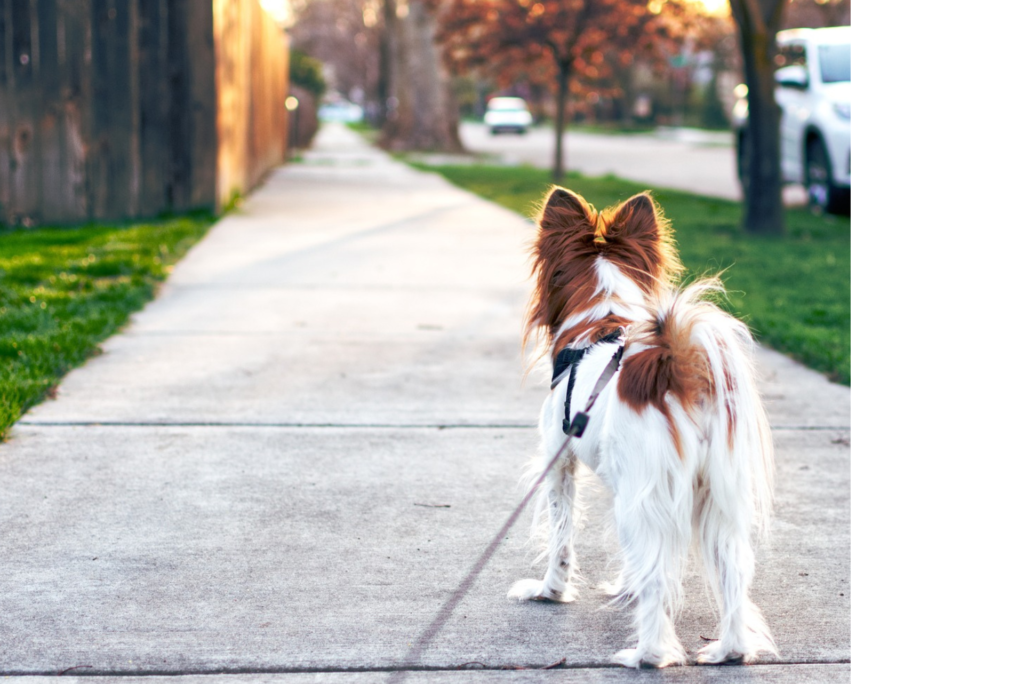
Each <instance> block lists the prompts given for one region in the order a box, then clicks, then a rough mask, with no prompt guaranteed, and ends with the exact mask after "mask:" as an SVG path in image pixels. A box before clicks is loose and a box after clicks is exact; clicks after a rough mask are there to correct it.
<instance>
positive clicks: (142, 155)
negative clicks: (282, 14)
mask: <svg viewBox="0 0 1024 684" xmlns="http://www.w3.org/2000/svg"><path fill="white" fill-rule="evenodd" d="M287 88H288V49H287V41H286V38H285V36H284V34H283V32H282V31H281V29H280V28H278V27H277V26H276V24H274V23H273V21H272V20H271V19H270V18H269V17H268V16H267V15H266V13H265V12H263V10H262V9H261V8H260V6H259V2H258V0H0V222H6V223H8V224H24V225H32V224H36V223H74V222H81V221H87V220H111V219H115V220H116V219H124V218H136V217H145V216H154V215H157V214H160V213H163V212H179V211H185V210H189V209H196V208H220V207H222V206H224V205H225V204H226V203H227V202H229V201H230V199H231V198H232V197H233V196H234V195H236V194H241V193H244V192H246V191H247V190H249V189H250V188H251V187H252V186H253V185H255V184H256V183H257V182H259V181H260V179H261V178H262V177H263V176H264V175H265V174H266V172H267V171H268V170H269V169H270V168H271V167H273V166H274V165H275V164H277V163H280V162H281V161H282V160H283V159H284V154H285V147H286V143H287V135H288V123H287V112H286V111H285V109H284V99H285V97H286V96H287Z"/></svg>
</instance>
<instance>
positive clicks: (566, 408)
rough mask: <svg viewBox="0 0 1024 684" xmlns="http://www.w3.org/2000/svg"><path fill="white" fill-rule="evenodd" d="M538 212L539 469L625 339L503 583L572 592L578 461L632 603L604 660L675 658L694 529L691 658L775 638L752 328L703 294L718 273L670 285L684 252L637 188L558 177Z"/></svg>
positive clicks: (764, 443)
mask: <svg viewBox="0 0 1024 684" xmlns="http://www.w3.org/2000/svg"><path fill="white" fill-rule="evenodd" d="M538 224H539V225H538V233H537V239H536V243H535V246H534V250H533V258H534V262H533V275H534V277H535V279H536V283H535V289H534V292H533V299H532V302H531V305H530V309H529V311H528V315H527V326H526V327H527V331H526V332H527V337H528V338H532V337H533V336H536V337H537V338H538V340H539V343H540V347H541V349H542V353H543V352H548V353H550V354H551V358H552V365H553V366H554V367H555V377H554V378H553V382H552V392H551V394H550V395H549V396H548V398H547V400H546V401H545V403H544V407H543V409H542V411H541V417H540V431H541V435H542V439H543V448H542V453H541V454H540V457H539V458H538V459H537V460H536V463H537V464H538V468H543V466H544V465H546V464H547V463H548V461H549V460H550V459H551V458H552V457H553V456H554V455H555V453H556V451H557V450H558V448H559V447H560V446H561V444H562V442H563V441H564V440H565V435H566V431H567V429H568V425H567V423H565V421H566V419H569V418H571V417H572V416H574V415H575V413H576V412H577V411H580V410H581V409H582V407H583V405H584V403H585V402H586V400H587V398H588V395H589V394H590V390H591V389H592V388H593V387H594V385H595V383H596V382H597V379H598V377H599V375H600V374H601V372H602V371H603V370H604V368H605V367H606V365H607V364H608V362H609V361H610V359H611V357H612V356H613V355H614V354H615V353H616V352H617V351H618V348H619V346H620V345H622V346H624V352H623V356H622V364H621V366H620V369H619V371H618V372H617V373H616V376H615V377H614V378H613V380H612V381H611V383H610V384H609V385H608V387H607V388H606V389H605V390H604V392H603V393H602V394H601V396H600V397H599V398H598V400H597V403H596V404H595V405H594V408H593V409H592V411H591V412H590V422H589V427H588V428H587V430H586V432H585V433H584V434H583V436H582V437H581V438H580V439H574V440H572V442H571V445H570V449H569V450H568V451H567V452H566V454H565V455H563V456H562V457H561V459H560V461H559V462H558V463H556V464H555V466H554V468H552V470H551V471H550V473H549V475H548V476H547V478H546V480H545V483H544V485H543V489H544V490H545V493H546V501H545V500H544V499H543V498H541V499H540V501H539V503H538V505H539V506H542V507H544V509H546V516H543V515H542V516H540V517H542V518H543V517H546V519H547V523H548V528H549V532H548V542H547V556H548V564H547V572H546V573H545V575H544V579H543V580H532V579H525V580H520V581H519V582H516V583H515V585H514V586H513V587H512V589H511V590H510V591H509V597H510V598H516V599H519V600H527V599H534V600H548V601H561V602H564V601H572V600H573V599H574V598H575V597H576V589H575V587H574V586H573V580H574V577H575V575H576V572H577V567H576V559H575V554H574V551H573V534H574V508H575V502H574V499H575V493H576V485H575V482H574V477H573V476H574V471H575V469H576V466H577V462H578V461H582V462H583V463H584V464H586V465H587V466H588V467H589V468H590V469H591V470H593V471H594V473H596V474H597V475H598V476H599V477H600V479H601V480H602V481H603V483H604V484H605V485H607V486H608V488H609V489H610V490H611V493H612V495H613V499H614V505H613V508H614V517H615V526H616V530H617V533H618V539H619V545H620V548H621V563H622V569H621V575H620V577H619V580H618V582H617V583H616V585H615V587H614V589H613V593H614V595H615V596H616V599H615V600H616V601H619V602H622V603H632V604H634V610H635V627H636V636H637V639H638V643H637V645H636V648H632V649H626V650H623V651H620V652H618V653H617V654H615V656H614V658H613V660H614V661H615V662H618V663H621V664H622V665H626V666H630V667H639V666H640V665H641V664H647V665H654V666H657V667H664V666H666V665H671V664H683V663H685V662H686V652H685V650H684V648H683V646H682V644H681V643H680V641H679V638H678V637H677V635H676V631H675V619H676V617H677V615H678V613H679V611H680V609H681V607H682V604H683V590H682V579H683V575H684V572H685V565H686V561H687V556H688V555H689V551H690V548H691V542H692V546H693V548H694V549H695V550H696V552H697V555H698V557H699V558H700V559H701V560H702V563H703V567H704V570H705V573H706V577H707V579H708V581H709V583H710V584H711V586H712V590H713V592H714V595H715V598H716V600H717V604H718V609H719V620H720V624H719V630H720V631H719V638H718V640H716V641H713V642H712V643H710V644H709V645H707V646H705V647H704V648H702V649H701V650H700V651H699V652H698V653H697V662H699V663H722V662H730V661H748V660H750V659H751V658H753V657H754V656H756V655H757V654H758V653H759V652H762V651H767V652H771V653H777V651H776V649H775V644H774V641H773V640H772V637H771V634H770V632H769V630H768V627H767V626H766V625H765V623H764V620H763V618H762V616H761V612H760V610H759V609H758V608H757V606H755V605H754V604H753V603H752V602H751V601H750V599H749V597H748V592H749V589H750V584H751V581H752V579H753V575H754V551H753V546H752V540H753V537H754V536H755V535H757V534H758V533H759V532H762V533H763V532H765V531H766V528H767V523H768V519H769V515H770V510H771V499H772V481H773V470H774V466H773V452H772V441H771V434H770V430H769V427H768V421H767V418H766V416H765V412H764V409H763V407H762V405H761V400H760V397H759V394H758V391H757V387H756V385H755V380H754V369H753V363H752V350H753V340H752V338H751V336H750V332H749V331H748V330H747V328H746V326H745V325H744V324H743V323H741V322H740V321H738V320H736V319H735V318H733V317H732V316H729V315H728V314H726V313H724V312H723V311H722V310H721V309H719V308H718V307H717V306H715V305H714V304H713V303H711V302H709V301H707V300H706V297H707V295H709V294H712V293H716V292H722V286H721V283H720V282H719V281H718V280H717V279H710V280H702V281H698V282H696V283H694V284H691V285H690V286H688V287H686V288H685V289H682V290H677V289H675V288H674V287H673V286H672V285H671V281H672V279H673V277H674V276H676V275H677V274H678V273H679V271H680V270H681V267H680V265H679V262H678V260H677V257H676V254H675V249H674V248H673V247H672V244H671V242H670V239H671V238H670V234H669V232H668V229H667V225H666V222H665V220H664V218H663V217H662V215H661V212H660V210H659V208H658V207H657V206H656V205H655V204H654V202H653V200H652V199H651V198H650V196H649V195H647V194H646V193H644V194H640V195H637V196H635V197H633V198H631V199H629V200H627V201H626V202H623V203H622V204H620V205H619V206H617V207H614V208H610V209H605V210H604V211H601V212H597V211H595V210H594V209H593V208H592V207H591V206H590V205H589V204H587V202H586V201H585V200H583V198H582V197H580V196H578V195H576V194H574V193H573V192H571V191H569V190H566V189H564V188H559V187H556V188H553V189H552V190H551V191H550V192H549V194H548V196H547V199H546V200H545V203H544V206H543V209H542V210H541V212H540V215H539V217H538ZM570 385H573V386H574V387H573V389H570ZM567 393H568V394H569V396H568V398H567Z"/></svg>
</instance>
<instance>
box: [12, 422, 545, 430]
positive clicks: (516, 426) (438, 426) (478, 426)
mask: <svg viewBox="0 0 1024 684" xmlns="http://www.w3.org/2000/svg"><path fill="white" fill-rule="evenodd" d="M18 425H24V426H31V427H142V428H176V427H185V428H221V427H229V428H233V427H238V428H317V429H329V428H338V429H350V428H359V429H362V428H371V429H378V430H385V429H386V430H526V429H530V430H536V429H537V424H536V423H429V424H419V423H288V422H282V423H247V422H235V421H224V422H219V421H180V422H163V421H128V420H126V421H120V420H22V421H20V422H19V423H18Z"/></svg>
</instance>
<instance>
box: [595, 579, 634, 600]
mask: <svg viewBox="0 0 1024 684" xmlns="http://www.w3.org/2000/svg"><path fill="white" fill-rule="evenodd" d="M597 590H598V591H600V592H601V593H602V594H604V595H605V596H607V597H609V598H628V596H626V595H625V594H623V593H622V578H621V577H618V578H616V579H615V580H614V581H612V582H601V583H600V584H598V585H597Z"/></svg>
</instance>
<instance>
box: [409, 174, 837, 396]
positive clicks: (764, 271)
mask: <svg viewBox="0 0 1024 684" xmlns="http://www.w3.org/2000/svg"><path fill="white" fill-rule="evenodd" d="M412 165H413V166H415V167H417V168H420V169H423V170H427V171H434V172H437V173H439V174H441V175H442V176H444V177H445V178H447V179H448V180H449V181H451V182H452V183H454V184H455V185H458V186H459V187H462V188H465V189H467V190H470V191H471V192H474V193H476V194H478V195H480V196H482V197H484V198H487V199H489V200H492V201H494V202H497V203H498V204H501V205H502V206H505V207H507V208H509V209H512V210H513V211H516V212H519V213H521V214H523V215H524V216H532V215H533V212H534V207H535V203H536V202H537V201H538V200H539V199H541V198H542V197H543V196H544V193H545V192H546V190H547V189H548V187H550V185H551V177H550V174H549V172H548V171H546V170H542V169H536V168H532V167H528V166H520V167H502V166H486V165H472V166H468V165H466V166H428V165H425V164H422V163H413V164H412ZM562 184H563V185H565V186H566V187H568V188H570V189H572V190H574V191H576V192H578V193H579V194H581V195H583V196H584V197H585V198H586V199H587V201H589V202H591V203H592V204H593V205H594V206H596V207H597V208H598V209H601V208H604V207H606V206H609V205H613V204H616V203H618V202H621V201H622V200H624V199H627V198H629V197H630V196H632V195H634V194H636V193H638V192H641V191H643V190H651V191H652V195H653V197H654V198H655V199H656V200H657V201H658V203H659V204H661V206H662V209H663V210H664V212H665V216H666V217H667V218H668V219H670V220H671V222H672V227H673V229H674V230H675V237H676V246H677V247H678V249H679V255H680V258H681V259H682V261H683V263H684V264H685V265H686V267H687V276H686V278H687V279H692V278H695V277H698V276H705V275H714V274H719V273H720V274H721V276H722V280H723V281H724V283H725V286H726V288H727V290H728V291H729V295H728V299H727V301H725V302H723V306H724V307H725V308H727V309H728V310H729V311H731V312H732V313H733V314H734V315H736V316H739V317H740V318H741V319H743V320H744V321H746V323H747V324H748V325H749V326H750V328H751V330H753V332H754V334H755V336H756V337H757V338H758V340H759V341H761V342H762V343H764V344H765V345H767V346H769V347H772V348H773V349H777V350H779V351H781V352H783V353H786V354H788V355H789V356H791V357H792V358H794V359H797V360H798V361H800V362H802V363H804V364H806V365H808V366H810V367H811V368H815V369H817V370H819V371H822V372H824V373H825V374H826V375H828V377H829V378H830V379H832V380H833V381H835V382H839V383H842V384H844V385H849V384H850V219H849V218H848V217H836V216H814V215H813V214H811V213H809V212H808V211H806V210H789V211H787V212H786V225H787V233H786V235H784V236H782V237H767V236H757V235H749V234H747V233H745V232H744V231H743V230H742V229H741V228H740V222H741V218H742V206H741V205H740V204H739V203H738V202H731V201H728V200H720V199H714V198H709V197H701V196H697V195H692V194H689V193H686V192H682V191H678V190H669V189H666V188H652V187H650V186H648V185H643V184H640V183H635V182H632V181H627V180H623V179H621V178H617V177H615V176H611V175H609V176H603V177H600V178H595V177H592V176H584V175H582V174H579V173H569V174H567V176H566V179H565V181H564V182H563V183H562Z"/></svg>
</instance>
